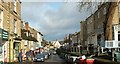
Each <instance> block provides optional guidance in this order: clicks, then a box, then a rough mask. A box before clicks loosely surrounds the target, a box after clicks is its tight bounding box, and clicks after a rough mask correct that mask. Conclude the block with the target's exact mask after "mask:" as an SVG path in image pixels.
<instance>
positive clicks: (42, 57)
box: [34, 53, 45, 62]
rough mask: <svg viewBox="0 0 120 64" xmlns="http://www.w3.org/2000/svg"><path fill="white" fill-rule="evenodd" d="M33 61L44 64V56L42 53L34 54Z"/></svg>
mask: <svg viewBox="0 0 120 64" xmlns="http://www.w3.org/2000/svg"><path fill="white" fill-rule="evenodd" d="M34 61H42V62H44V61H45V55H44V54H43V53H38V54H36V56H35V58H34Z"/></svg>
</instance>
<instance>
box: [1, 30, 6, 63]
mask: <svg viewBox="0 0 120 64" xmlns="http://www.w3.org/2000/svg"><path fill="white" fill-rule="evenodd" d="M7 43H8V32H7V31H5V30H3V29H1V28H0V61H1V62H7V58H8V57H7V53H8V49H7V47H8V46H7Z"/></svg>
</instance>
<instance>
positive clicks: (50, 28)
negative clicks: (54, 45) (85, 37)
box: [21, 2, 90, 41]
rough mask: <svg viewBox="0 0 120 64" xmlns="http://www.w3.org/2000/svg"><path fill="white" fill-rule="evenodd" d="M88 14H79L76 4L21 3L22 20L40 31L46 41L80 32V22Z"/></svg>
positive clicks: (82, 12) (61, 38)
mask: <svg viewBox="0 0 120 64" xmlns="http://www.w3.org/2000/svg"><path fill="white" fill-rule="evenodd" d="M89 14H90V13H89V12H88V11H85V10H83V11H81V12H79V8H78V3H76V2H22V3H21V16H22V20H23V21H26V22H29V25H30V26H31V27H33V28H35V29H36V30H38V31H40V32H41V33H42V34H43V35H44V38H45V39H46V40H48V41H53V40H63V39H64V37H65V36H66V35H68V34H71V33H75V32H78V31H80V21H83V20H85V18H86V17H88V15H89Z"/></svg>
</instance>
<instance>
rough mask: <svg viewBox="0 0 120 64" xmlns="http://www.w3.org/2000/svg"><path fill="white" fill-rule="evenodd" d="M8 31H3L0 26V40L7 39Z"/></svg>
mask: <svg viewBox="0 0 120 64" xmlns="http://www.w3.org/2000/svg"><path fill="white" fill-rule="evenodd" d="M8 34H9V33H8V31H5V30H3V29H1V28H0V40H8V37H9V36H8Z"/></svg>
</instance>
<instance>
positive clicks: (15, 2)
mask: <svg viewBox="0 0 120 64" xmlns="http://www.w3.org/2000/svg"><path fill="white" fill-rule="evenodd" d="M16 4H17V1H16V0H14V11H15V12H16Z"/></svg>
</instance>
